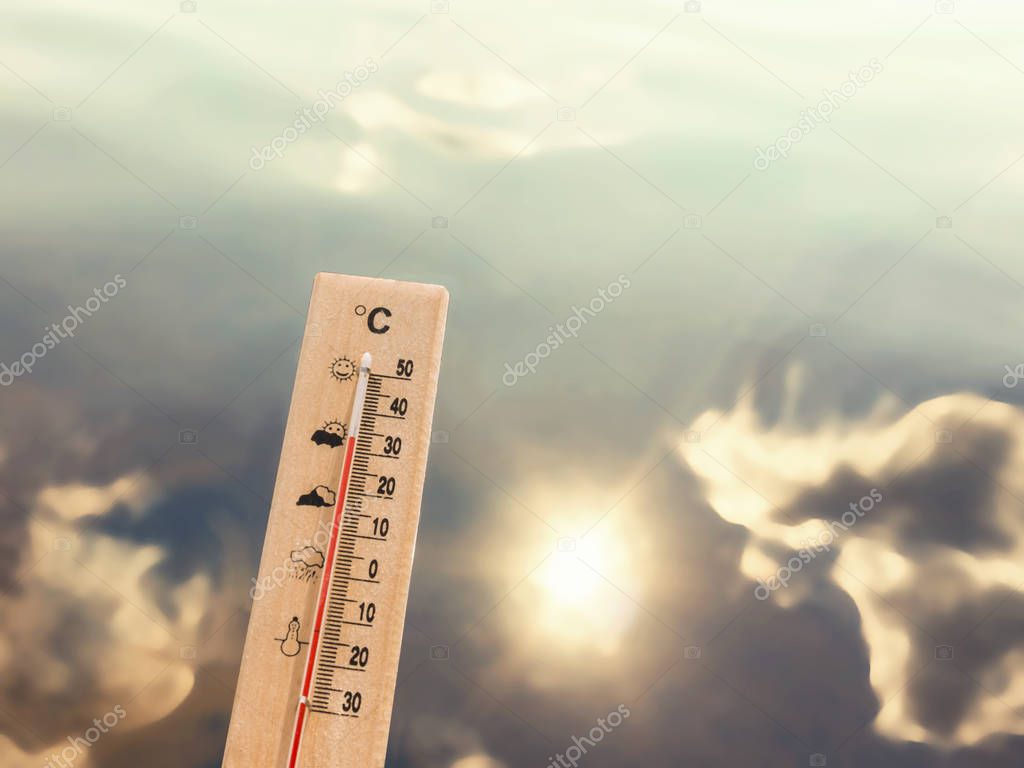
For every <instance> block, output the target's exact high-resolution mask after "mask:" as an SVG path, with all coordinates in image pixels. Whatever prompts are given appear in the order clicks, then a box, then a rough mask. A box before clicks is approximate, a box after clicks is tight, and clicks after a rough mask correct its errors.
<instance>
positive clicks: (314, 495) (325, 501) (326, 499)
mask: <svg viewBox="0 0 1024 768" xmlns="http://www.w3.org/2000/svg"><path fill="white" fill-rule="evenodd" d="M336 498H337V494H335V492H334V491H332V490H331V489H330V488H328V487H327V486H326V485H318V486H317V487H316V488H314V489H313V490H312V491H310V492H309V493H304V494H302V495H301V496H299V500H298V501H297V502H295V503H296V505H298V506H300V507H333V506H334V504H335V499H336Z"/></svg>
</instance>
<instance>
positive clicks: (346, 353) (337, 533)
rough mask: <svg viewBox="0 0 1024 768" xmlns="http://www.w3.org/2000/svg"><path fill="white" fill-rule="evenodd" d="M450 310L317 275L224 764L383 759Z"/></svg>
mask: <svg viewBox="0 0 1024 768" xmlns="http://www.w3.org/2000/svg"><path fill="white" fill-rule="evenodd" d="M447 307H448V293H447V291H446V290H445V289H444V288H442V287H440V286H435V285H422V284H418V283H403V282H397V281H393V280H381V279H369V278H361V277H349V276H345V275H333V274H320V275H318V276H317V278H316V281H315V282H314V285H313V295H312V298H311V299H310V306H309V315H308V318H307V322H306V335H305V341H304V342H303V345H302V351H301V353H300V356H299V366H298V372H297V374H296V378H295V387H294V390H293V392H292V403H291V408H290V411H289V415H288V424H287V427H286V429H285V437H284V446H283V449H282V454H281V461H280V465H279V468H278V474H277V482H276V485H275V488H274V495H273V499H272V502H271V509H270V519H269V522H268V525H267V535H266V539H265V541H264V545H263V556H262V558H261V562H260V569H259V574H258V576H257V577H256V578H255V579H253V585H252V590H251V595H252V598H253V606H252V614H251V617H250V620H249V629H248V633H247V635H246V641H245V650H244V652H243V655H242V666H241V670H240V673H239V679H238V687H237V689H236V693H235V702H234V707H233V710H232V715H231V723H230V726H229V729H228V741H227V747H226V749H225V754H224V763H223V765H224V766H225V768H327V766H331V767H332V768H380V767H381V766H383V765H384V759H385V756H386V752H387V738H388V728H389V725H390V721H391V709H392V704H393V700H394V689H395V677H396V674H397V671H398V658H399V653H400V651H401V642H402V630H403V625H404V621H405V608H406V602H407V599H408V594H409V577H410V574H411V570H412V560H413V550H414V548H415V543H416V530H417V525H418V522H419V515H420V501H421V497H422V493H423V479H424V475H425V471H426V461H427V449H428V448H429V445H430V439H431V421H432V417H433V410H434V398H435V394H436V391H437V378H438V370H439V367H440V362H441V345H442V340H443V337H444V326H445V317H446V312H447Z"/></svg>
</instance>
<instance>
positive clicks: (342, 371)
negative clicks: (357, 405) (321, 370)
mask: <svg viewBox="0 0 1024 768" xmlns="http://www.w3.org/2000/svg"><path fill="white" fill-rule="evenodd" d="M355 372H356V364H355V363H353V362H352V361H351V360H349V359H348V358H347V357H339V358H338V359H337V360H335V361H334V362H333V363H331V376H333V377H334V378H336V379H337V380H338V381H348V380H349V379H351V378H352V374H354V373H355Z"/></svg>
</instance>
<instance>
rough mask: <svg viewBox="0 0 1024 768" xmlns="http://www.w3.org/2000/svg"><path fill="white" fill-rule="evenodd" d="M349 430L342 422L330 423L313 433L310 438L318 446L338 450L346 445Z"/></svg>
mask: <svg viewBox="0 0 1024 768" xmlns="http://www.w3.org/2000/svg"><path fill="white" fill-rule="evenodd" d="M347 433H348V428H347V427H346V426H345V425H344V424H342V423H341V422H340V421H328V422H326V423H325V424H324V425H323V426H322V427H320V429H318V430H317V431H316V432H314V433H313V436H312V437H311V438H310V440H312V441H313V442H314V443H316V444H317V445H329V446H331V448H337V447H338V446H339V445H344V444H345V435H346V434H347Z"/></svg>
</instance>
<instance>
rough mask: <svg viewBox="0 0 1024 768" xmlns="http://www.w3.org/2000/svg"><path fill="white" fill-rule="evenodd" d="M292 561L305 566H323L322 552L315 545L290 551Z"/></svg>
mask: <svg viewBox="0 0 1024 768" xmlns="http://www.w3.org/2000/svg"><path fill="white" fill-rule="evenodd" d="M292 562H293V563H297V564H299V565H304V566H306V567H307V568H323V567H324V553H323V552H321V551H320V550H319V549H317V548H316V547H305V548H304V549H296V550H294V551H293V552H292Z"/></svg>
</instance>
